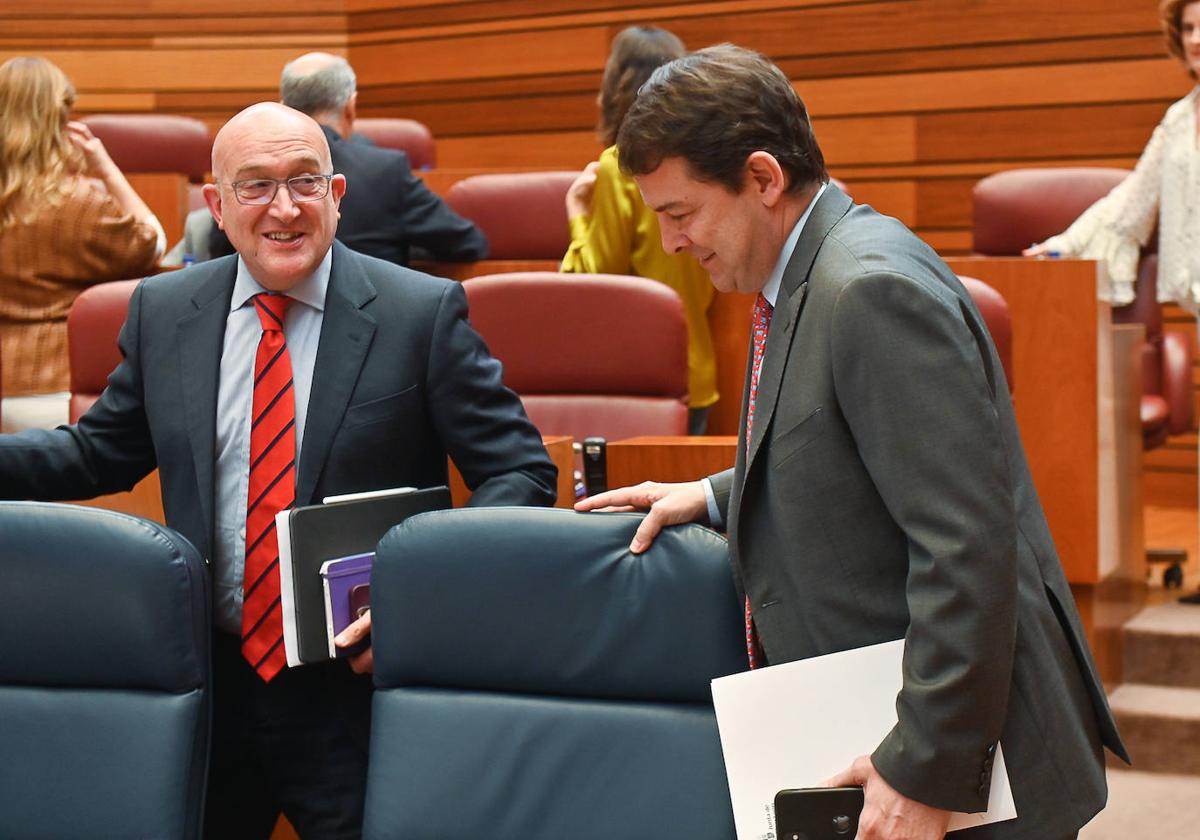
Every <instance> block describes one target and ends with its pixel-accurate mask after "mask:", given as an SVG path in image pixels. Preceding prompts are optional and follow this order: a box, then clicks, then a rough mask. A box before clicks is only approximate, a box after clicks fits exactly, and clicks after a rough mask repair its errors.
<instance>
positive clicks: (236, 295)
mask: <svg viewBox="0 0 1200 840" xmlns="http://www.w3.org/2000/svg"><path fill="white" fill-rule="evenodd" d="M332 265H333V249H332V248H330V249H329V250H328V251H326V252H325V258H324V259H323V260H321V263H320V264H319V265H318V266H317V267H316V269H315V270H314V271H313V273H312V274H310V275H309V276H308V277H305V278H304V279H303V280H301V281H300V282H299V283H297V284H296V285H295V286H293V287H292V288H290V289H288V291H287V295H288V297H290V298H292V299H293V300H298V301H300V302H301V303H303V304H307V305H308V306H311V307H312V308H313V309H315V310H317V311H318V312H324V311H325V293H326V292H327V291H328V290H329V271H330V268H331V267H332ZM266 291H267V290H266V289H264V288H263V287H262V286H260V285H259V284H258V281H257V280H255V279H254V276H253V275H252V274H251V273H250V268H249V267H248V266H247V265H246V261H245V260H243V259H242V256H241V254H238V267H237V279H236V280H234V281H233V299H232V300H231V301H230V302H229V311H230V312H234V311H236V310H238V309H241V308H242V307H243V306H245V305H246V302H247V301H249V300H250V298H252V297H254V296H255V295H257V294H260V293H263V292H266Z"/></svg>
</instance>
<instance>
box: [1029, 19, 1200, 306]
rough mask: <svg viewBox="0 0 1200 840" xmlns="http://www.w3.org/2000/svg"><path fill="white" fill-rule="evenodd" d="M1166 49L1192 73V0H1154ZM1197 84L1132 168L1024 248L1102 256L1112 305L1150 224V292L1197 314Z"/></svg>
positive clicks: (1199, 62) (1129, 291)
mask: <svg viewBox="0 0 1200 840" xmlns="http://www.w3.org/2000/svg"><path fill="white" fill-rule="evenodd" d="M1159 13H1160V16H1161V18H1162V25H1163V31H1164V34H1165V37H1166V42H1167V50H1168V52H1170V53H1171V55H1173V56H1175V57H1176V58H1178V59H1179V60H1180V61H1182V62H1183V64H1184V66H1185V67H1186V68H1187V71H1188V75H1190V76H1191V77H1192V78H1193V79H1200V0H1163V2H1162V3H1161V5H1160V6H1159ZM1198 96H1200V87H1196V88H1193V89H1192V92H1191V93H1189V94H1188V95H1187V96H1185V97H1183V99H1180V100H1179V101H1178V102H1176V103H1175V104H1173V105H1172V106H1171V107H1170V108H1168V109H1167V113H1166V115H1165V116H1164V117H1163V119H1162V122H1160V123H1159V124H1158V127H1157V128H1155V129H1154V134H1153V135H1152V136H1151V137H1150V142H1149V143H1148V144H1147V145H1146V148H1145V150H1144V151H1143V152H1142V156H1141V158H1139V159H1138V162H1137V167H1136V168H1135V169H1134V170H1133V173H1132V174H1130V175H1129V177H1127V178H1126V179H1125V180H1124V181H1122V182H1121V183H1120V184H1118V185H1117V186H1116V187H1114V188H1113V190H1112V192H1110V193H1109V194H1108V195H1106V196H1105V197H1104V198H1102V199H1100V200H1099V201H1097V202H1096V203H1095V204H1093V205H1092V206H1091V207H1089V208H1088V209H1087V210H1086V211H1084V213H1083V215H1081V216H1080V217H1079V218H1078V219H1076V220H1075V223H1074V224H1072V225H1071V226H1070V227H1069V228H1067V229H1066V230H1065V231H1064V232H1062V233H1060V234H1059V235H1057V236H1052V237H1050V238H1049V239H1047V240H1046V241H1045V242H1042V243H1040V244H1038V245H1034V246H1033V247H1031V248H1028V249H1026V250H1025V252H1024V253H1025V255H1026V256H1040V255H1043V254H1047V253H1051V252H1056V253H1058V254H1061V255H1062V256H1066V257H1081V258H1083V259H1094V260H1102V261H1103V262H1104V263H1105V264H1106V266H1107V268H1108V273H1109V278H1110V280H1111V283H1112V286H1111V288H1110V290H1109V294H1108V295H1105V297H1106V298H1108V299H1109V300H1111V302H1112V303H1113V304H1114V305H1121V304H1124V303H1129V302H1130V301H1132V300H1133V283H1134V279H1135V278H1136V277H1137V264H1138V253H1139V250H1140V249H1141V247H1142V246H1143V245H1145V244H1146V243H1147V241H1148V240H1149V239H1150V235H1151V234H1152V233H1153V232H1154V228H1155V225H1156V223H1157V225H1158V231H1159V233H1158V299H1159V300H1160V301H1164V302H1165V301H1175V302H1176V303H1178V304H1179V305H1180V306H1183V307H1184V308H1186V309H1188V310H1189V311H1190V312H1192V313H1193V314H1200V149H1198V148H1197V144H1198V143H1200V111H1198V110H1197V97H1198Z"/></svg>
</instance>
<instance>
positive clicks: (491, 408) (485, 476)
mask: <svg viewBox="0 0 1200 840" xmlns="http://www.w3.org/2000/svg"><path fill="white" fill-rule="evenodd" d="M432 342H433V343H432V346H431V347H430V360H431V361H430V371H429V387H430V406H431V410H432V412H433V417H434V423H435V426H436V428H437V429H438V433H439V434H440V435H441V436H442V441H443V445H444V447H445V449H446V452H447V453H448V454H449V455H450V458H451V460H453V461H454V464H455V466H457V467H458V469H459V472H461V473H462V476H463V480H464V481H465V482H466V484H467V486H468V487H469V488H471V491H472V496H471V502H470V503H471V504H472V505H552V504H554V500H555V498H556V496H557V489H558V488H557V478H558V469H557V468H556V467H555V466H554V463H553V462H552V461H551V460H550V457H549V455H547V454H546V447H545V446H544V445H543V444H542V438H541V435H540V434H539V433H538V430H537V429H536V428H535V427H534V425H533V424H532V423H531V422H529V418H528V417H527V416H526V415H525V409H524V408H523V407H522V405H521V400H520V398H518V397H517V395H516V394H515V393H513V392H512V391H511V390H509V389H508V388H507V387H505V385H504V382H503V381H502V378H501V367H500V362H498V361H497V360H496V359H495V358H494V357H493V356H492V355H491V353H489V352H488V349H487V346H486V345H485V344H484V342H483V339H482V338H481V337H480V335H479V333H477V332H476V331H475V330H474V328H472V327H471V325H470V324H469V323H468V322H467V300H466V293H465V292H464V291H463V288H462V286H460V285H459V284H458V283H450V284H448V285H447V286H446V289H445V291H444V292H443V293H442V299H441V302H440V304H439V306H438V311H437V314H436V316H435V324H434V329H433V337H432Z"/></svg>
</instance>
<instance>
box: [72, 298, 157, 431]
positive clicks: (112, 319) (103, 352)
mask: <svg viewBox="0 0 1200 840" xmlns="http://www.w3.org/2000/svg"><path fill="white" fill-rule="evenodd" d="M139 282H140V281H139V280H116V281H114V282H112V283H100V284H98V285H96V286H90V287H88V288H87V289H84V290H83V292H82V293H80V295H79V297H77V298H75V302H74V303H72V304H71V311H70V313H69V314H68V315H67V352H68V355H69V356H70V359H71V415H70V421H71V422H72V423H74V422H75V421H76V420H78V419H79V417H80V415H82V414H83V413H84V412H85V411H87V410H88V409H89V408H91V406H92V403H94V402H95V401H96V400H97V399H99V398H100V394H101V392H102V391H103V390H104V388H105V386H106V385H107V384H108V375H109V374H110V373H112V372H113V370H115V369H116V367H117V365H118V364H120V362H121V351H120V350H119V349H118V348H117V335H118V334H119V333H120V332H121V325H122V324H124V323H125V315H126V313H127V312H128V310H129V298H130V296H132V295H133V290H134V288H136V287H137V284H138V283H139Z"/></svg>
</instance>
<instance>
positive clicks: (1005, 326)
mask: <svg viewBox="0 0 1200 840" xmlns="http://www.w3.org/2000/svg"><path fill="white" fill-rule="evenodd" d="M958 279H959V280H960V281H962V284H963V285H964V286H966V288H967V293H968V294H969V295H970V296H971V300H973V301H975V305H976V306H977V307H979V314H980V315H982V316H983V321H984V323H985V324H987V329H988V333H989V334H990V335H991V336H992V343H993V344H995V345H996V353H997V355H999V356H1000V364H1001V366H1002V367H1003V368H1004V378H1005V379H1006V380H1008V390H1009V393H1012V392H1013V390H1014V389H1015V383H1014V382H1013V366H1012V316H1011V315H1009V312H1008V301H1006V300H1005V299H1004V296H1003V295H1002V294H1000V293H999V292H997V291H996V290H995V289H993V288H992V287H991V286H989V285H988V284H987V283H984V282H983V281H982V280H976V279H975V278H974V277H964V276H963V275H961V274H960V275H958Z"/></svg>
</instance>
